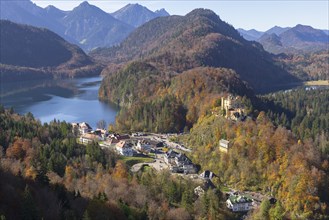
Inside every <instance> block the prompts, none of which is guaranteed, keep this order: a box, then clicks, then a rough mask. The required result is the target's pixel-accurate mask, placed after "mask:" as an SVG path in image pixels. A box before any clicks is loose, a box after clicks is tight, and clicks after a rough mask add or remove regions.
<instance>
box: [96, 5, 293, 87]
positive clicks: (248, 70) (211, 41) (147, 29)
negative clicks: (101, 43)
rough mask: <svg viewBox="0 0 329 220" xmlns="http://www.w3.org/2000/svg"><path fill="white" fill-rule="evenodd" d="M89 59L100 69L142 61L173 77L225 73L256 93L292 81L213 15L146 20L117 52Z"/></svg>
mask: <svg viewBox="0 0 329 220" xmlns="http://www.w3.org/2000/svg"><path fill="white" fill-rule="evenodd" d="M90 55H91V56H92V57H94V58H95V59H97V60H99V61H101V62H104V63H117V64H122V63H124V62H129V61H131V60H143V61H146V62H149V63H152V65H154V66H156V67H157V68H159V69H161V70H162V71H166V72H176V73H180V72H183V71H185V70H188V69H193V68H195V67H199V66H211V67H224V68H230V69H233V70H235V71H236V72H237V73H238V74H239V75H240V77H241V79H242V80H244V81H247V82H248V83H249V84H250V85H251V86H252V87H253V88H254V89H255V90H257V91H259V90H261V89H264V88H268V86H269V85H274V84H276V83H282V82H287V81H289V80H293V77H292V76H291V75H289V74H288V73H287V72H285V71H283V70H282V69H281V68H280V67H279V66H277V65H275V64H274V62H273V59H272V56H271V55H270V54H269V53H267V52H266V51H264V50H263V48H262V46H261V45H260V44H259V43H257V42H250V41H247V40H245V39H244V38H242V37H241V36H240V34H239V33H238V32H237V31H236V30H235V29H234V28H233V27H232V26H231V25H229V24H227V23H226V22H224V21H222V20H221V19H220V18H219V17H218V16H217V15H216V14H215V13H214V12H212V11H210V10H203V9H196V10H193V11H192V12H190V13H188V14H187V15H186V16H168V17H161V18H158V19H154V20H151V21H150V22H148V23H146V24H144V25H143V26H141V27H139V28H137V29H136V30H135V31H134V32H132V33H131V34H130V35H129V36H128V37H127V39H126V40H124V41H123V42H122V43H121V44H120V46H118V47H112V48H109V49H97V50H94V51H92V52H91V53H90ZM108 69H109V68H108ZM108 69H107V70H108ZM105 71H106V70H105Z"/></svg>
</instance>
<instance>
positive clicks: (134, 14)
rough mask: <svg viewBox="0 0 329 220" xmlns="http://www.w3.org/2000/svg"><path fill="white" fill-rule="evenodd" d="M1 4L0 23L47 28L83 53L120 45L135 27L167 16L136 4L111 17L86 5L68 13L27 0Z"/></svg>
mask: <svg viewBox="0 0 329 220" xmlns="http://www.w3.org/2000/svg"><path fill="white" fill-rule="evenodd" d="M0 4H1V5H0V6H1V14H0V18H1V19H7V20H10V21H13V22H17V23H21V24H29V25H33V26H36V27H43V28H47V29H49V30H51V31H53V32H55V33H57V34H58V35H60V36H61V37H63V38H64V39H65V40H67V41H69V42H70V43H74V44H77V45H79V46H80V47H81V48H82V49H84V50H85V51H90V50H92V49H94V48H97V47H110V46H112V45H116V44H119V43H120V42H121V41H122V40H123V39H125V38H126V37H127V36H128V34H129V33H130V32H131V31H133V30H134V29H135V27H137V26H139V25H142V24H144V23H145V22H147V21H149V20H151V19H154V18H156V17H159V16H167V15H169V14H168V13H167V12H166V11H165V10H164V9H161V10H159V11H156V12H152V11H150V10H149V9H147V8H145V7H143V6H141V5H138V4H129V5H127V6H125V7H124V8H122V9H120V10H119V11H117V12H114V13H113V14H112V15H111V14H109V13H106V12H104V11H103V10H101V9H100V8H98V7H96V6H93V5H90V4H89V3H88V2H83V3H81V4H80V5H79V6H77V7H75V8H74V9H73V10H71V11H62V10H60V9H58V8H56V7H54V6H48V7H46V8H44V9H43V8H41V7H39V6H37V5H36V4H34V3H32V2H31V1H30V0H21V1H5V0H1V1H0Z"/></svg>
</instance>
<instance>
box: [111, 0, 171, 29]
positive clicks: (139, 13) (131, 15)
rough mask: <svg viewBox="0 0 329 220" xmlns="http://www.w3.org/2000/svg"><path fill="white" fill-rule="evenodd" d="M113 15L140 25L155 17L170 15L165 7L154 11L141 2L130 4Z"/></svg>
mask: <svg viewBox="0 0 329 220" xmlns="http://www.w3.org/2000/svg"><path fill="white" fill-rule="evenodd" d="M111 15H113V17H115V18H116V19H118V20H120V21H123V22H125V23H127V24H129V25H132V26H134V27H138V26H141V25H142V24H144V23H146V22H148V21H150V20H152V19H154V18H157V17H163V16H169V13H168V12H167V11H166V10H165V9H161V10H158V11H155V12H153V11H151V10H149V9H148V8H146V7H144V6H142V5H140V4H128V5H126V6H124V7H123V8H121V9H119V10H118V11H116V12H114V13H112V14H111Z"/></svg>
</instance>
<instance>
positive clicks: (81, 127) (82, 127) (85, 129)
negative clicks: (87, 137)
mask: <svg viewBox="0 0 329 220" xmlns="http://www.w3.org/2000/svg"><path fill="white" fill-rule="evenodd" d="M71 124H72V127H73V132H74V130H75V129H77V130H78V132H79V134H81V135H82V134H86V133H89V132H91V131H92V128H91V127H90V125H89V124H88V123H86V122H81V123H71Z"/></svg>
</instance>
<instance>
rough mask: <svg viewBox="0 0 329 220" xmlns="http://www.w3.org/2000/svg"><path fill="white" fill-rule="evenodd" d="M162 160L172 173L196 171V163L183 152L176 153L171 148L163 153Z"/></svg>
mask: <svg viewBox="0 0 329 220" xmlns="http://www.w3.org/2000/svg"><path fill="white" fill-rule="evenodd" d="M164 161H165V163H167V164H168V165H169V167H170V170H171V172H173V173H185V174H192V173H197V171H198V170H197V167H196V165H195V164H193V163H192V161H191V160H190V159H189V158H188V157H187V156H186V155H185V154H183V153H178V152H176V151H174V150H172V149H170V150H169V151H168V152H167V153H166V154H165V155H164Z"/></svg>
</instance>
